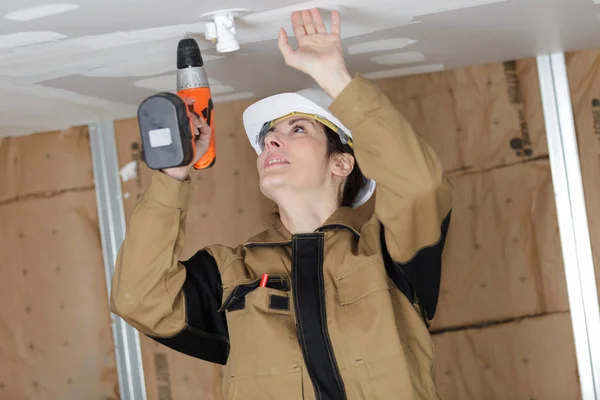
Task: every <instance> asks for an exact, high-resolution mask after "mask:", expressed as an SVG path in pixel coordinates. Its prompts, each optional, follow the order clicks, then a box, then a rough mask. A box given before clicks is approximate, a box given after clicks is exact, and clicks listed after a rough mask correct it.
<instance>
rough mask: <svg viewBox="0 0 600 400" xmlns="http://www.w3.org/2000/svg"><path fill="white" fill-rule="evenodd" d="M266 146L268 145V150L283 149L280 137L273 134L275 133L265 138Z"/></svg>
mask: <svg viewBox="0 0 600 400" xmlns="http://www.w3.org/2000/svg"><path fill="white" fill-rule="evenodd" d="M265 144H266V146H267V148H273V147H281V145H282V141H281V139H280V138H279V137H278V134H276V133H274V132H273V133H270V134H269V135H268V136H267V137H266V138H265Z"/></svg>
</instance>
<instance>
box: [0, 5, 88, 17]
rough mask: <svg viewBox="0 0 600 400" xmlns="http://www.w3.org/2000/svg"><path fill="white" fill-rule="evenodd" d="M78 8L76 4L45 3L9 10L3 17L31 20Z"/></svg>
mask: <svg viewBox="0 0 600 400" xmlns="http://www.w3.org/2000/svg"><path fill="white" fill-rule="evenodd" d="M77 8H79V5H77V4H67V3H60V4H46V5H43V6H37V7H29V8H23V9H21V10H16V11H13V12H9V13H8V14H6V15H5V16H4V19H7V20H10V21H33V20H34V19H39V18H44V17H49V16H51V15H56V14H61V13H64V12H67V11H71V10H75V9H77Z"/></svg>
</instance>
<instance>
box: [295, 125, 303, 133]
mask: <svg viewBox="0 0 600 400" xmlns="http://www.w3.org/2000/svg"><path fill="white" fill-rule="evenodd" d="M293 132H294V133H297V132H304V127H302V126H300V125H296V126H294V129H293Z"/></svg>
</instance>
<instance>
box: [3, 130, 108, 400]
mask: <svg viewBox="0 0 600 400" xmlns="http://www.w3.org/2000/svg"><path fill="white" fill-rule="evenodd" d="M0 221H1V223H0V275H1V276H2V279H0V399H3V400H13V399H14V400H16V399H19V400H20V399H31V400H37V399H104V400H108V399H115V400H116V399H117V398H118V397H119V387H118V380H117V373H116V364H115V355H114V350H113V347H114V344H113V337H112V329H111V320H110V314H109V313H108V308H107V307H108V297H107V290H106V280H105V275H104V264H103V259H102V248H101V242H100V234H99V226H98V214H97V209H96V195H95V191H94V181H93V173H92V165H91V159H90V150H89V140H88V135H87V131H86V130H85V129H84V128H74V129H70V130H67V131H64V132H48V133H42V134H36V135H33V136H27V137H19V138H2V139H0Z"/></svg>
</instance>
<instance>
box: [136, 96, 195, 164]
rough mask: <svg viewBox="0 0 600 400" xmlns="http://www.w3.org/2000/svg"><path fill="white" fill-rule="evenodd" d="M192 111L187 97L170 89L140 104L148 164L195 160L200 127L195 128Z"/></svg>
mask: <svg viewBox="0 0 600 400" xmlns="http://www.w3.org/2000/svg"><path fill="white" fill-rule="evenodd" d="M189 112H190V108H189V107H188V105H187V104H186V103H185V102H184V101H183V99H182V98H181V97H179V96H178V95H176V94H173V93H169V92H163V93H158V94H155V95H153V96H150V97H148V98H147V99H145V100H144V101H143V102H142V103H141V104H140V106H139V107H138V113H137V116H138V124H139V128H140V135H141V137H142V149H143V159H144V161H145V162H146V164H147V165H148V167H150V168H151V169H155V170H158V169H163V168H173V167H180V166H185V165H189V164H190V163H191V162H192V161H193V160H194V156H195V144H194V143H195V142H194V141H195V139H196V138H195V131H196V128H195V127H193V128H192V121H191V118H190V116H189V114H188V113H189ZM192 129H193V130H192Z"/></svg>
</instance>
